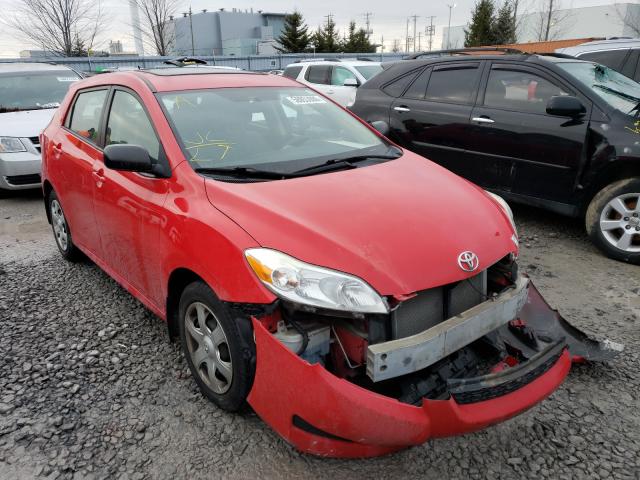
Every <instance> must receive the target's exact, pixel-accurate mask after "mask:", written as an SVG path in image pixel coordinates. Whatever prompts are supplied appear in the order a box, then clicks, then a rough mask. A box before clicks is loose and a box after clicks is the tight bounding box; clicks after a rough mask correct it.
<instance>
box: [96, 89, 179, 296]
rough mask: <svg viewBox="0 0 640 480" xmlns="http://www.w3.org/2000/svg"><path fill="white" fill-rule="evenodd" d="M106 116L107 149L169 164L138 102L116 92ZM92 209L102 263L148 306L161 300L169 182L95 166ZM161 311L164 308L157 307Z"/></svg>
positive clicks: (130, 95)
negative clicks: (137, 150)
mask: <svg viewBox="0 0 640 480" xmlns="http://www.w3.org/2000/svg"><path fill="white" fill-rule="evenodd" d="M108 104H109V110H108V112H107V115H105V124H106V127H105V148H106V147H108V146H109V145H112V144H130V145H138V146H141V147H144V148H145V149H147V151H148V152H149V156H150V157H151V158H152V160H153V161H157V162H166V161H167V160H166V158H165V156H164V150H163V148H162V146H161V143H160V141H159V140H158V135H157V134H156V132H155V130H154V127H153V125H152V122H151V120H150V118H149V116H148V114H147V112H146V109H145V108H144V106H143V103H142V101H141V100H140V98H139V97H138V96H137V95H136V94H135V93H134V92H133V91H130V90H128V89H124V88H121V87H116V88H114V89H113V91H112V94H111V96H110V99H109V101H108ZM94 174H95V178H96V181H95V182H94V205H95V211H96V218H97V220H98V226H99V231H100V239H101V245H102V252H101V257H102V258H103V259H104V261H105V262H106V263H107V264H108V265H109V267H110V268H111V269H112V271H113V273H115V274H116V275H118V276H119V277H120V279H121V280H123V281H124V282H125V283H128V284H129V285H131V286H133V287H134V288H135V289H136V290H138V292H140V293H141V294H142V295H144V296H146V297H147V298H148V299H149V301H152V299H158V298H161V295H160V292H161V289H162V285H161V279H162V278H163V277H162V275H161V274H160V272H161V265H160V260H159V258H160V256H159V255H158V252H157V248H158V245H159V244H160V242H159V237H160V234H161V232H162V230H163V228H164V226H165V225H166V216H165V213H164V210H163V208H162V207H163V204H164V200H165V198H166V195H167V192H168V182H167V180H166V179H162V178H156V177H154V176H152V175H150V174H141V173H135V172H126V171H117V170H112V169H109V168H107V167H105V165H104V162H103V161H102V160H100V161H98V162H96V163H95V165H94ZM159 307H161V306H159Z"/></svg>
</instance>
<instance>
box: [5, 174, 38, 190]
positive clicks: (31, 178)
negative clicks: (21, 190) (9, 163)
mask: <svg viewBox="0 0 640 480" xmlns="http://www.w3.org/2000/svg"><path fill="white" fill-rule="evenodd" d="M4 178H5V180H6V181H7V183H9V184H10V185H15V186H16V187H19V186H22V185H35V184H39V183H40V182H41V180H40V175H39V174H37V173H33V174H30V175H9V176H7V177H4Z"/></svg>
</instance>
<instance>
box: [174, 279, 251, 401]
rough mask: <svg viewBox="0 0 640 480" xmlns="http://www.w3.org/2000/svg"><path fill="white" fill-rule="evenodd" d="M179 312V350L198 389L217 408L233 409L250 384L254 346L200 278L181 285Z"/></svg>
mask: <svg viewBox="0 0 640 480" xmlns="http://www.w3.org/2000/svg"><path fill="white" fill-rule="evenodd" d="M179 315H180V317H179V318H180V340H181V343H182V351H183V353H184V356H185V358H186V359H187V363H188V365H189V369H190V370H191V373H192V375H193V376H194V378H195V380H196V383H197V384H198V386H199V387H200V390H201V391H202V393H204V395H205V396H206V397H207V398H209V399H210V400H211V401H213V402H214V403H215V404H216V405H218V406H219V407H220V408H222V409H224V410H228V411H237V410H238V409H240V408H241V407H242V406H243V405H244V402H245V400H246V398H247V395H248V394H249V390H250V389H251V385H252V384H253V373H254V369H253V360H254V358H255V346H254V345H253V343H252V342H251V341H250V340H249V341H248V339H247V336H248V335H247V332H244V331H243V329H241V328H240V327H241V326H240V325H239V324H238V323H237V322H238V321H236V320H234V319H233V318H232V317H231V315H230V314H229V311H228V309H227V307H225V306H224V305H223V304H222V302H220V300H218V298H217V297H216V296H215V294H214V293H213V291H212V290H211V289H210V288H209V287H208V286H207V285H206V284H205V283H203V282H194V283H192V284H190V285H189V286H187V288H185V290H184V292H183V293H182V296H181V298H180V307H179ZM240 321H242V320H240Z"/></svg>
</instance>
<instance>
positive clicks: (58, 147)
mask: <svg viewBox="0 0 640 480" xmlns="http://www.w3.org/2000/svg"><path fill="white" fill-rule="evenodd" d="M51 148H53V149H54V150H55V151H56V152H59V151H60V150H62V144H61V143H58V144H57V145H53V146H52V147H51Z"/></svg>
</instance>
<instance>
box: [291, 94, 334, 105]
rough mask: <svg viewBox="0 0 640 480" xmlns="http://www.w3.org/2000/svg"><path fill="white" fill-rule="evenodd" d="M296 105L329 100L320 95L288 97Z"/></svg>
mask: <svg viewBox="0 0 640 480" xmlns="http://www.w3.org/2000/svg"><path fill="white" fill-rule="evenodd" d="M286 99H287V100H289V101H290V102H291V103H293V104H294V105H312V104H314V103H327V101H326V100H325V99H324V98H322V97H320V96H318V95H295V96H291V97H286Z"/></svg>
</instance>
